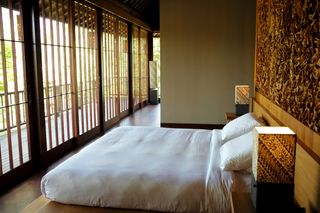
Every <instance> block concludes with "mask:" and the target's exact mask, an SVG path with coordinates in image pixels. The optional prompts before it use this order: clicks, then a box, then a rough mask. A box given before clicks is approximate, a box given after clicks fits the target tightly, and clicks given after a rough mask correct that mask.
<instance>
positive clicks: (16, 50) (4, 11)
mask: <svg viewBox="0 0 320 213" xmlns="http://www.w3.org/2000/svg"><path fill="white" fill-rule="evenodd" d="M20 5H21V2H20V1H18V0H8V1H4V0H1V1H0V46H1V47H0V51H1V58H0V175H2V174H4V173H7V172H9V171H10V170H12V169H14V168H16V167H18V166H20V165H22V164H23V163H25V162H27V161H29V160H30V159H31V156H30V136H29V120H28V117H29V116H28V95H27V84H26V70H25V62H24V58H25V57H24V38H23V34H22V32H23V30H22V23H23V22H22V20H21V14H22V13H21V8H20Z"/></svg>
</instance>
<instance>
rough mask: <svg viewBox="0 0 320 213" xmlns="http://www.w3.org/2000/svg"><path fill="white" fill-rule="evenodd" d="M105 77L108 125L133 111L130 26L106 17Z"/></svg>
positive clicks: (104, 43) (104, 14)
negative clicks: (130, 105) (130, 97)
mask: <svg viewBox="0 0 320 213" xmlns="http://www.w3.org/2000/svg"><path fill="white" fill-rule="evenodd" d="M102 43H103V48H102V59H103V60H102V75H103V90H104V94H105V95H104V99H105V121H106V122H108V121H111V120H112V119H119V118H120V116H121V113H124V114H125V113H126V112H128V110H129V75H128V71H129V70H128V25H127V24H126V23H125V22H123V21H121V20H118V18H116V17H115V16H112V15H110V14H106V13H103V36H102Z"/></svg>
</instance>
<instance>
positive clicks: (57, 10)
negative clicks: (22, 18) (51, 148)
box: [56, 0, 65, 143]
mask: <svg viewBox="0 0 320 213" xmlns="http://www.w3.org/2000/svg"><path fill="white" fill-rule="evenodd" d="M58 5H59V1H58V0H56V32H57V45H59V46H58V47H57V51H58V70H57V72H58V81H59V92H60V94H58V98H60V110H59V111H60V116H61V117H60V123H61V136H62V143H63V142H64V141H65V138H64V115H63V87H62V80H61V78H62V74H61V72H62V67H61V58H60V57H61V55H60V51H61V48H60V45H61V43H60V26H59V25H60V17H59V7H58Z"/></svg>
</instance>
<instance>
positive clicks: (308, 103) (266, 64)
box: [255, 0, 320, 133]
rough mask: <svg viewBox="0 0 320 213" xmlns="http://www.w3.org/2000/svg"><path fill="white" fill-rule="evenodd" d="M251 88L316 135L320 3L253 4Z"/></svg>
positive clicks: (277, 0)
mask: <svg viewBox="0 0 320 213" xmlns="http://www.w3.org/2000/svg"><path fill="white" fill-rule="evenodd" d="M256 48H257V49H256V77H255V78H256V89H257V90H258V91H259V92H260V93H262V94H263V95H264V96H266V97H267V98H268V99H270V100H271V101H272V102H274V103H275V104H277V105H278V106H280V107H281V108H282V109H284V110H286V111H287V112H288V113H290V114H291V115H292V116H293V117H295V118H296V119H298V120H299V121H301V122H302V123H304V124H305V125H306V126H308V127H309V128H311V129H312V130H313V131H315V132H317V133H319V132H320V82H319V79H320V2H319V1H317V0H257V45H256Z"/></svg>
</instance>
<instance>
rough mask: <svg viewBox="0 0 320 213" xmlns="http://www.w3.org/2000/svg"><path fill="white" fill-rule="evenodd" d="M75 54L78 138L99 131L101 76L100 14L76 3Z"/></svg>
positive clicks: (89, 7)
mask: <svg viewBox="0 0 320 213" xmlns="http://www.w3.org/2000/svg"><path fill="white" fill-rule="evenodd" d="M74 11H75V44H76V45H75V47H76V48H75V51H76V75H77V95H78V96H77V99H78V101H77V102H78V106H77V109H78V122H79V135H83V134H85V133H89V132H90V131H92V130H94V132H96V133H97V132H99V131H100V129H99V126H100V109H99V106H98V105H99V75H98V67H97V60H98V43H97V39H96V37H97V35H96V32H97V29H96V28H97V12H96V10H95V9H94V8H93V7H91V6H88V5H85V4H82V3H78V2H75V3H74Z"/></svg>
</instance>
